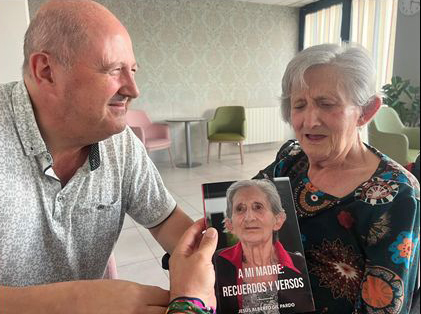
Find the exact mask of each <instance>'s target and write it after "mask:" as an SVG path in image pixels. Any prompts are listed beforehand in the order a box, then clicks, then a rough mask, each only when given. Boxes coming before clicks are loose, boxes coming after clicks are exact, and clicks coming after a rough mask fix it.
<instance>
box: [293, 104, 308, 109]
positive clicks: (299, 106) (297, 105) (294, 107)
mask: <svg viewBox="0 0 421 314" xmlns="http://www.w3.org/2000/svg"><path fill="white" fill-rule="evenodd" d="M304 106H305V104H295V105H294V106H293V107H292V108H293V109H297V110H298V109H302V108H304Z"/></svg>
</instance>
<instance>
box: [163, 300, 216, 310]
mask: <svg viewBox="0 0 421 314" xmlns="http://www.w3.org/2000/svg"><path fill="white" fill-rule="evenodd" d="M180 311H185V312H182V313H196V314H215V313H216V312H215V309H214V308H212V307H210V306H205V303H204V302H203V301H202V300H200V299H198V298H189V297H180V298H176V299H174V300H172V301H171V302H170V304H169V306H168V308H167V311H166V312H165V313H166V314H172V313H179V312H180Z"/></svg>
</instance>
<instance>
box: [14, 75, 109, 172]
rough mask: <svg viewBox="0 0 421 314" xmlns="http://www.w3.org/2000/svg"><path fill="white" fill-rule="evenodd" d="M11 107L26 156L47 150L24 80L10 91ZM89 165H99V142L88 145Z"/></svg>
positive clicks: (92, 166) (91, 166) (95, 166)
mask: <svg viewBox="0 0 421 314" xmlns="http://www.w3.org/2000/svg"><path fill="white" fill-rule="evenodd" d="M12 109H13V113H14V115H15V121H16V128H17V131H18V134H19V138H20V141H21V143H22V146H23V150H24V152H25V155H26V156H36V155H39V154H41V153H43V152H48V149H47V146H46V145H45V142H44V139H43V138H42V136H41V132H40V130H39V128H38V124H37V122H36V120H35V114H34V110H33V107H32V102H31V99H30V97H29V93H28V90H27V89H26V86H25V83H24V81H20V82H18V83H17V84H16V85H15V86H14V87H13V91H12ZM89 165H90V168H91V171H94V170H95V169H97V168H98V167H99V166H100V165H101V157H100V151H99V144H98V143H94V144H92V145H90V151H89Z"/></svg>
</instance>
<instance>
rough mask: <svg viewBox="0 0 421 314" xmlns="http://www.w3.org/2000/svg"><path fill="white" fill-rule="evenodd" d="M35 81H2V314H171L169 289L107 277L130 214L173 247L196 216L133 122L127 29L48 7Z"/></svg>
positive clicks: (28, 46) (62, 6)
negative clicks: (172, 190)
mask: <svg viewBox="0 0 421 314" xmlns="http://www.w3.org/2000/svg"><path fill="white" fill-rule="evenodd" d="M24 55H25V61H24V65H23V81H20V82H11V83H7V84H4V85H0V147H1V149H0V186H1V188H0V285H1V287H0V313H50V314H52V313H72V314H75V313H142V314H146V313H164V312H165V308H166V305H167V304H168V298H169V293H168V291H164V290H162V289H160V288H156V287H149V286H142V285H139V284H135V283H130V282H126V281H107V280H101V278H102V277H103V274H104V270H105V268H106V264H107V260H108V258H109V256H110V254H111V251H112V249H113V246H114V244H115V242H116V241H117V238H118V236H119V233H120V231H121V228H122V224H123V220H124V216H125V214H126V213H128V214H129V215H130V216H131V217H133V219H135V220H136V221H137V222H138V223H139V224H141V225H143V226H144V227H145V228H148V229H149V231H150V232H151V234H152V235H153V236H154V237H155V239H156V240H157V241H158V242H159V243H160V244H161V245H162V247H163V248H164V249H165V250H166V251H167V252H172V250H173V249H174V247H175V244H176V242H177V241H178V239H179V238H180V237H181V235H182V234H183V232H184V231H185V230H186V229H187V228H188V227H189V226H190V225H191V224H192V221H191V220H190V218H188V217H187V216H186V214H184V212H183V211H182V210H181V209H180V208H179V207H178V206H177V205H176V203H175V201H174V199H173V198H172V196H171V195H170V194H169V193H168V191H167V190H166V188H165V186H164V184H163V182H162V180H161V178H160V176H159V173H158V171H157V170H156V168H155V166H154V165H153V163H152V162H151V160H150V159H149V158H148V156H147V154H146V151H145V148H144V147H143V145H142V143H141V142H140V141H139V139H138V138H137V137H136V136H135V135H134V134H133V132H132V131H131V130H130V128H128V127H127V126H126V122H125V114H126V111H127V107H128V106H129V104H130V102H131V100H132V99H133V98H136V97H138V96H139V90H138V88H137V86H136V83H135V79H134V74H135V72H136V70H137V63H136V60H135V57H134V55H133V49H132V43H131V40H130V37H129V34H128V33H127V30H126V29H125V28H124V26H123V25H122V24H121V23H120V22H119V21H118V20H117V18H116V17H115V16H114V15H113V14H112V13H111V12H110V11H108V10H107V9H106V8H104V7H103V6H101V5H100V4H98V3H96V2H91V1H52V2H48V3H46V4H44V5H43V6H42V7H41V8H40V10H39V11H38V13H37V14H36V16H35V17H34V19H33V20H32V21H31V24H30V25H29V28H28V30H27V32H26V35H25V44H24Z"/></svg>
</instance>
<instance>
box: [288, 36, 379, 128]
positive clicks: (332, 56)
mask: <svg viewBox="0 0 421 314" xmlns="http://www.w3.org/2000/svg"><path fill="white" fill-rule="evenodd" d="M318 65H331V66H334V67H336V68H337V70H338V73H340V74H341V76H342V82H341V83H342V84H343V85H342V86H344V87H345V88H346V89H347V92H348V94H349V96H350V97H351V100H352V102H353V103H354V104H355V105H357V106H361V107H364V106H367V105H368V104H370V102H371V101H372V100H373V99H374V97H376V96H377V93H376V69H375V66H374V63H373V61H372V60H371V58H370V56H369V53H368V51H367V50H366V49H364V48H363V47H361V46H359V45H356V44H349V43H348V44H343V46H339V45H336V44H323V45H317V46H313V47H310V48H307V49H305V50H303V51H301V52H299V53H298V54H297V55H296V56H295V57H294V58H293V59H292V60H291V61H290V62H289V64H288V66H287V68H286V70H285V74H284V76H283V78H282V96H281V110H282V118H283V119H284V121H286V122H288V123H291V92H292V89H293V88H294V89H295V88H305V87H307V85H306V82H305V80H304V74H305V72H306V71H307V70H308V69H309V68H311V67H313V66H318Z"/></svg>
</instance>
